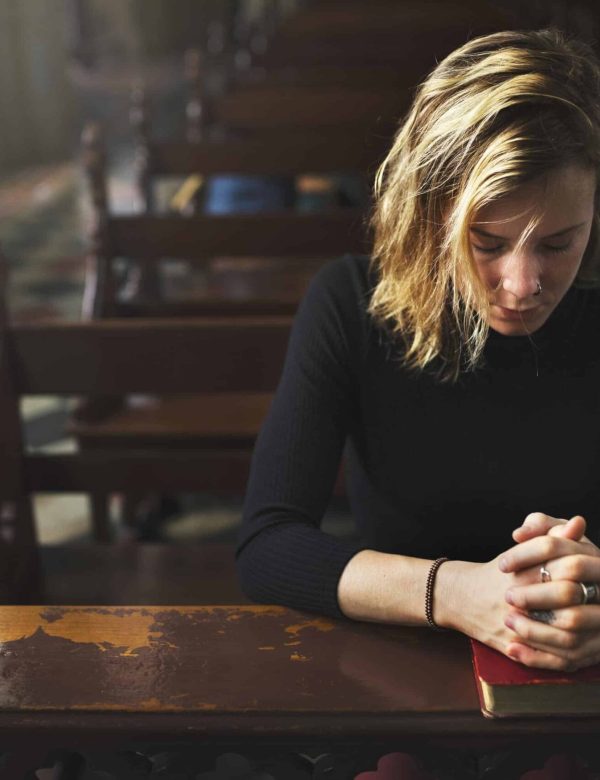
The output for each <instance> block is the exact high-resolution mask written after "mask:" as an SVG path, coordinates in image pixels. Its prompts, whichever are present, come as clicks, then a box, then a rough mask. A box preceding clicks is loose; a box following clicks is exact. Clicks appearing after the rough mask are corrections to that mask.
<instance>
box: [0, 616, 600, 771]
mask: <svg viewBox="0 0 600 780" xmlns="http://www.w3.org/2000/svg"><path fill="white" fill-rule="evenodd" d="M0 647H1V656H0V663H1V666H2V685H1V686H0V751H6V752H9V753H10V758H9V761H10V763H8V764H7V765H6V766H5V771H8V772H9V774H8V775H6V776H7V777H10V778H11V780H12V778H15V780H16V778H22V777H24V776H26V775H25V772H26V771H28V770H29V771H31V770H33V769H34V768H36V767H39V766H44V765H45V766H51V765H52V764H53V763H58V761H59V760H60V761H61V762H62V765H63V767H69V766H70V767H71V768H72V771H73V772H74V771H75V770H74V767H79V768H80V769H82V768H83V767H85V768H87V769H88V770H89V771H90V772H91V771H92V770H96V771H98V772H106V773H108V777H111V778H115V780H116V778H124V777H132V778H133V777H137V776H140V775H142V776H145V774H150V772H151V770H153V771H152V774H154V773H156V774H157V775H164V776H166V777H173V778H175V777H177V778H179V777H181V778H192V777H204V776H205V774H204V773H209V772H214V771H215V769H216V766H215V764H216V763H217V762H219V763H218V766H220V767H221V768H222V776H223V777H232V776H236V775H234V774H233V771H231V773H229V774H228V773H226V771H225V766H226V765H227V762H228V761H233V760H234V757H232V756H231V754H236V755H237V758H236V759H235V761H236V765H237V768H238V774H239V773H240V772H241V771H242V769H240V767H242V768H243V767H244V766H246V763H245V762H247V765H248V766H247V770H246V772H247V774H246V776H251V772H252V771H254V772H255V773H256V776H258V775H260V774H261V773H263V774H266V775H270V776H273V777H275V778H277V780H279V778H282V779H284V778H285V780H290V779H291V778H305V777H306V778H321V777H323V778H327V777H333V778H337V779H338V780H353V778H355V777H356V775H357V774H358V773H359V772H363V771H373V772H374V771H375V769H376V767H377V761H378V758H379V757H380V756H381V755H382V754H386V753H392V752H397V751H405V752H408V753H411V754H416V755H417V756H419V757H420V758H421V760H422V761H423V762H424V763H425V765H426V766H427V765H429V766H430V767H432V770H431V774H432V776H434V777H439V776H440V774H438V772H437V771H435V767H444V769H445V770H446V772H447V773H448V774H444V776H449V777H456V778H461V780H466V779H467V778H469V777H477V778H485V780H488V779H489V780H519V778H521V776H522V775H523V774H524V773H525V772H526V771H528V770H529V769H533V768H536V767H542V766H543V764H544V758H545V757H547V756H548V755H551V754H555V753H558V752H561V751H565V750H574V751H576V752H578V753H580V754H581V755H583V756H586V757H587V758H588V759H589V761H590V764H591V767H592V768H593V769H595V771H598V769H600V766H599V761H600V755H599V751H598V747H597V741H598V739H597V735H598V730H599V729H600V718H598V717H581V718H573V717H571V718H564V717H550V718H529V719H525V718H505V719H500V720H495V721H493V720H487V719H486V718H484V717H483V716H482V714H481V712H480V710H479V702H478V697H477V691H476V688H475V683H474V677H473V670H472V665H471V658H470V651H469V644H468V640H467V638H466V637H464V636H462V635H460V634H456V633H454V632H445V633H444V632H443V633H434V632H431V631H430V630H428V629H422V628H408V627H400V626H383V625H376V624H372V623H360V622H352V621H334V620H330V619H326V618H322V617H319V616H317V615H312V614H309V613H303V612H298V611H295V610H290V609H285V608H283V607H276V606H228V607H224V606H219V605H213V606H205V607H193V606H188V607H152V606H150V607H144V608H140V607H133V606H130V607H122V606H121V607H107V606H96V607H87V608H82V607H74V606H55V607H39V606H28V607H22V606H21V607H11V606H5V607H0ZM226 754H228V755H229V758H227V757H226ZM6 767H8V768H6ZM477 767H478V768H479V769H478V771H477V773H476V774H474V773H473V772H474V770H476V769H477ZM136 771H137V773H139V774H137V773H136ZM11 772H12V774H11ZM382 773H383V770H382ZM76 776H77V775H75V774H71V775H66V774H65V775H64V776H63V777H64V778H65V780H66V778H67V777H70V778H73V777H76ZM102 776H103V777H104V776H105V775H102ZM206 776H207V777H209V776H210V777H221V775H219V774H215V775H212V774H211V775H208V774H206ZM382 776H387V775H383V774H382ZM401 776H402V777H404V775H401ZM407 777H408V775H407Z"/></svg>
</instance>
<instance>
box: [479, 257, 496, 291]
mask: <svg viewBox="0 0 600 780" xmlns="http://www.w3.org/2000/svg"><path fill="white" fill-rule="evenodd" d="M475 269H476V270H477V275H478V276H479V278H480V280H481V281H482V282H483V284H484V285H485V286H486V287H487V288H488V289H489V290H494V289H496V287H498V285H499V284H500V282H501V279H502V275H501V273H500V264H499V263H491V262H488V263H486V262H483V263H480V262H476V263H475Z"/></svg>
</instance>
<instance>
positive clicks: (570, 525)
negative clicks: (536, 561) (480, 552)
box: [435, 513, 588, 668]
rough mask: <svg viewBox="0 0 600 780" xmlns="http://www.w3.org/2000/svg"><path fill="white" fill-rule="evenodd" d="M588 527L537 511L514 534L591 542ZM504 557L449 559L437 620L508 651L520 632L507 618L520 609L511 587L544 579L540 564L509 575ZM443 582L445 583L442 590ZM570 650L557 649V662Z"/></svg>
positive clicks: (524, 537)
mask: <svg viewBox="0 0 600 780" xmlns="http://www.w3.org/2000/svg"><path fill="white" fill-rule="evenodd" d="M584 531H585V521H584V520H583V518H581V517H575V518H572V519H571V520H569V521H568V522H567V521H566V520H560V519H557V518H551V517H549V516H548V515H543V514H542V513H534V514H532V515H529V516H528V518H526V521H525V522H524V524H523V526H521V528H519V529H517V530H516V531H515V532H514V533H513V538H514V539H515V541H516V542H519V543H520V542H523V541H527V540H528V539H532V538H534V537H535V536H541V535H545V534H549V535H551V536H557V537H559V536H560V537H563V538H565V539H571V540H573V541H582V542H585V541H588V540H587V538H586V537H585V536H583V533H584ZM503 555H504V553H501V554H500V555H498V556H497V557H496V558H493V559H492V560H491V561H488V562H486V563H471V562H466V561H449V562H448V563H445V564H444V565H443V566H442V567H441V568H440V570H439V571H438V574H437V577H438V582H436V593H435V600H436V602H437V604H438V609H436V620H437V622H438V623H439V624H440V625H442V626H444V627H446V628H453V629H455V630H458V631H461V632H462V633H464V634H466V635H467V636H470V637H472V638H473V639H478V640H479V641H481V642H483V643H484V644H486V645H489V646H490V647H493V648H494V649H495V650H498V651H500V652H501V653H504V654H506V655H507V654H508V653H507V652H506V651H507V648H508V647H509V645H511V644H514V641H515V634H514V632H513V631H512V630H511V629H509V628H508V627H507V626H506V625H505V622H504V621H505V620H506V618H507V617H508V616H509V614H510V613H511V612H513V611H514V610H513V609H512V608H511V607H510V605H509V604H508V603H507V601H506V591H507V590H509V589H510V588H514V587H519V586H523V585H532V584H537V583H539V568H530V569H526V570H523V571H516V572H508V573H505V572H503V571H501V570H500V568H499V561H500V559H501V558H502V556H503ZM444 569H446V571H445V572H444ZM442 573H443V574H442ZM440 575H442V577H440ZM438 585H439V586H441V587H440V589H439V591H438ZM565 651H566V648H565V650H563V649H562V648H560V649H559V648H557V651H556V659H557V663H559V662H560V658H561V652H562V653H564V652H565ZM549 668H552V667H550V666H549Z"/></svg>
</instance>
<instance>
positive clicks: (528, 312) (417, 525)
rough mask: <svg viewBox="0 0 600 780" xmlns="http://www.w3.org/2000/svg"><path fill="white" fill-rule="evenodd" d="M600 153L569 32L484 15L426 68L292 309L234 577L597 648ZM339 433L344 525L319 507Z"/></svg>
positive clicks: (290, 593)
mask: <svg viewBox="0 0 600 780" xmlns="http://www.w3.org/2000/svg"><path fill="white" fill-rule="evenodd" d="M599 168H600V68H599V65H598V63H597V61H596V60H595V59H594V56H593V54H592V53H591V51H590V50H589V49H588V48H587V47H586V46H584V45H583V44H579V43H576V42H572V41H568V40H566V39H565V38H564V36H562V35H561V34H560V33H559V32H556V31H538V32H505V33H497V34H493V35H489V36H485V37H482V38H478V39H475V40H472V41H470V42H469V43H467V44H466V45H465V46H463V47H462V48H460V49H458V50H457V51H455V52H453V53H452V54H451V55H450V56H448V57H447V58H446V59H445V60H444V61H442V62H441V63H440V64H439V65H438V66H437V67H436V68H435V70H434V71H433V72H432V73H431V75H430V76H429V77H428V79H427V80H426V81H425V82H424V84H423V85H422V86H421V88H420V89H419V91H418V93H417V95H416V98H415V101H414V104H413V107H412V109H411V111H410V112H409V114H408V116H407V118H406V120H405V121H404V123H403V125H402V126H401V127H400V129H399V131H398V134H397V136H396V138H395V140H394V143H393V146H392V149H391V151H390V153H389V155H388V157H387V159H386V160H385V161H384V163H383V165H382V167H381V169H380V171H379V172H378V175H377V179H376V191H375V194H376V200H375V211H374V219H373V224H374V238H375V241H374V252H373V256H372V258H371V260H370V261H369V260H367V259H366V258H360V257H345V258H342V259H340V260H337V261H335V262H332V263H330V264H329V265H327V266H326V267H325V268H324V269H323V270H322V271H321V272H320V273H319V274H318V275H317V277H316V278H315V279H314V281H313V283H312V286H311V288H310V290H309V292H308V293H307V296H306V298H305V300H304V301H303V304H302V306H301V308H300V310H299V313H298V316H297V318H296V322H295V325H294V330H293V334H292V337H291V340H290V345H289V350H288V355H287V359H286V363H285V368H284V371H283V376H282V379H281V383H280V386H279V388H278V391H277V394H276V397H275V399H274V402H273V405H272V408H271V410H270V413H269V416H268V419H267V420H266V422H265V425H264V427H263V430H262V432H261V435H260V438H259V440H258V443H257V446H256V451H255V456H254V460H253V467H252V473H251V478H250V483H249V487H248V493H247V500H246V507H245V516H244V522H243V527H242V529H241V534H240V540H239V547H238V553H237V561H238V564H237V565H238V572H239V576H240V579H241V583H242V586H243V588H244V590H245V591H246V593H247V594H248V595H249V596H250V597H251V598H253V599H255V600H257V601H262V602H268V603H280V604H286V605H289V606H292V607H296V608H299V609H307V610H313V611H317V612H321V613H323V614H327V615H332V616H337V617H341V616H346V617H348V618H351V619H355V620H366V621H378V622H385V623H402V624H412V625H426V624H429V625H431V626H432V627H441V628H451V629H455V630H458V631H462V632H463V633H465V634H467V635H469V636H471V637H475V638H477V639H479V640H481V641H483V642H485V643H486V644H488V645H490V646H492V647H494V648H496V649H497V650H499V651H501V652H503V653H506V654H507V655H509V656H510V657H512V658H515V659H518V660H519V661H521V662H522V663H524V664H526V665H528V666H537V667H545V668H551V669H575V668H579V667H583V666H587V665H589V664H592V663H595V662H597V661H600V605H597V604H596V603H595V602H596V601H597V600H598V589H597V587H596V585H595V583H597V582H600V550H599V549H598V547H597V546H596V545H595V544H594V543H593V542H592V541H590V539H592V540H597V539H599V538H600V533H599V531H600V518H599V517H598V507H600V478H599V477H600V392H599V389H600V338H598V336H597V334H598V332H599V329H600V290H598V289H596V288H594V287H593V286H591V287H590V282H593V280H594V279H595V275H596V272H597V266H598V263H599V257H598V254H597V251H596V237H597V234H598V224H599V223H598V219H599V206H598V202H597V201H598V199H597V180H598V171H599ZM584 283H585V284H587V287H588V288H589V289H585V284H584ZM346 441H347V447H346V450H345V462H346V469H347V477H348V493H349V498H350V503H351V507H352V511H353V515H354V518H355V521H356V523H357V526H358V530H359V531H360V535H361V543H360V544H355V543H353V542H349V541H347V540H343V539H339V538H334V537H332V536H329V535H327V534H325V533H324V532H323V531H321V530H320V522H321V518H322V516H323V512H324V510H325V508H326V505H327V502H328V499H329V496H330V493H331V490H332V486H333V484H334V481H335V476H336V472H337V468H338V463H339V460H340V456H341V454H342V449H343V448H344V444H345V442H346ZM584 517H585V518H586V519H585V520H584ZM569 518H570V519H569ZM586 520H587V529H586ZM567 521H568V522H567ZM515 528H517V530H515V531H514V534H513V536H512V539H511V532H513V529H515ZM585 533H587V536H584V534H585ZM588 537H589V538H588ZM514 542H516V543H517V544H516V545H515V544H514ZM446 559H448V560H446Z"/></svg>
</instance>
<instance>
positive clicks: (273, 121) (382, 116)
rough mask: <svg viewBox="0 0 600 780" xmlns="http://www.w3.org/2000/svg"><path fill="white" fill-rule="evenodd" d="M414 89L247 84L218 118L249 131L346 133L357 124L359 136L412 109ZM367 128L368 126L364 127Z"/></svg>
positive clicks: (219, 108) (220, 105)
mask: <svg viewBox="0 0 600 780" xmlns="http://www.w3.org/2000/svg"><path fill="white" fill-rule="evenodd" d="M409 104H410V93H409V91H408V90H406V91H402V90H399V89H389V90H372V89H363V90H361V89H341V88H339V87H333V88H331V87H330V88H327V87H312V88H307V87H281V86H279V85H277V84H276V85H274V86H272V85H265V86H256V87H246V88H244V89H241V90H237V91H235V92H231V93H229V94H227V95H224V96H223V97H222V98H220V99H219V101H217V102H216V103H215V105H214V107H213V113H214V117H215V120H216V121H218V122H222V123H224V124H225V125H227V126H229V127H234V128H248V129H271V130H273V129H276V128H284V127H285V128H290V129H292V130H297V129H298V128H313V129H315V128H320V127H336V128H338V133H339V134H340V135H341V134H342V133H343V132H344V131H346V132H347V131H348V128H349V126H351V127H352V128H353V129H352V133H353V134H356V128H357V127H358V128H359V132H358V135H359V137H364V135H365V132H368V130H369V129H370V130H371V132H372V131H373V128H374V127H375V126H377V124H378V121H381V120H383V126H385V127H387V128H389V127H391V126H392V125H393V124H394V123H395V122H396V121H397V119H398V117H399V116H400V115H401V114H402V113H403V112H404V111H405V110H406V109H407V108H408V106H409ZM360 128H362V130H361V129H360Z"/></svg>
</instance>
